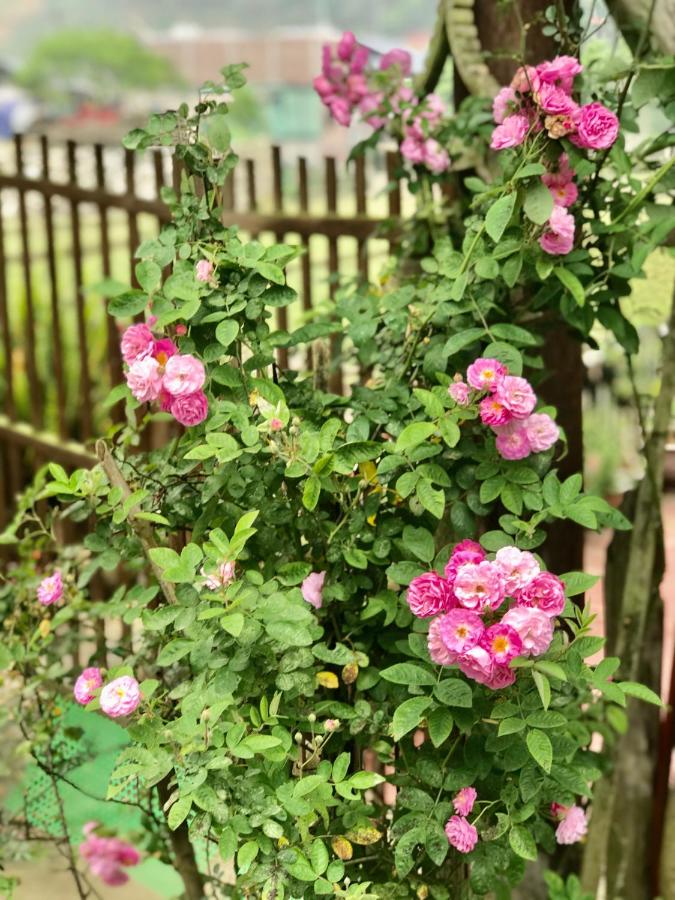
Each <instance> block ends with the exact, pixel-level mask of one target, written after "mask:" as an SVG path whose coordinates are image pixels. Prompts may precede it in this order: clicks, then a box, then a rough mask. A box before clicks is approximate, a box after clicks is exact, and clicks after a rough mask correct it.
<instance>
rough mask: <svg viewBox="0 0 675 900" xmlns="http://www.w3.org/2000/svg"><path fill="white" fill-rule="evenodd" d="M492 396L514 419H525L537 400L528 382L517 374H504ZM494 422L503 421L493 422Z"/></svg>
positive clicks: (499, 423) (496, 423)
mask: <svg viewBox="0 0 675 900" xmlns="http://www.w3.org/2000/svg"><path fill="white" fill-rule="evenodd" d="M494 397H495V400H496V401H497V402H498V403H500V404H501V405H502V406H503V407H504V409H506V410H507V411H508V412H509V413H510V414H511V416H513V418H514V419H526V418H527V417H528V416H529V415H530V413H531V412H532V410H533V409H534V407H535V405H536V402H537V397H536V395H535V393H534V391H533V390H532V385H531V384H530V382H529V381H528V380H527V379H526V378H521V377H520V376H518V375H505V376H504V378H502V380H501V381H500V383H499V384H498V385H497V390H496V391H495V394H494ZM494 424H495V425H501V424H504V423H502V422H495V423H494Z"/></svg>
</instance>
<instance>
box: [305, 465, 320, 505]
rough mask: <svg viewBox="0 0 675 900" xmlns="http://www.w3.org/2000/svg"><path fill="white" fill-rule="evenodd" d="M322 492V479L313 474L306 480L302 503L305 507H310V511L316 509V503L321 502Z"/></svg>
mask: <svg viewBox="0 0 675 900" xmlns="http://www.w3.org/2000/svg"><path fill="white" fill-rule="evenodd" d="M320 494H321V479H320V478H318V476H316V475H314V474H312V475H310V476H309V478H308V479H307V481H306V482H305V486H304V488H303V491H302V505H303V506H304V507H305V509H308V510H309V511H310V512H311V511H312V510H313V509H315V508H316V504H317V503H318V502H319V496H320Z"/></svg>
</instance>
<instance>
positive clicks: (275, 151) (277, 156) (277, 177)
mask: <svg viewBox="0 0 675 900" xmlns="http://www.w3.org/2000/svg"><path fill="white" fill-rule="evenodd" d="M272 198H273V203H274V211H275V212H276V213H281V212H283V209H284V186H283V169H282V165H281V147H277V146H274V147H272ZM285 237H286V235H285V234H284V233H283V232H282V231H276V232H275V233H274V240H275V241H277V243H282V242H283V241H284V238H285ZM277 327H278V328H280V329H281V330H282V331H287V330H288V309H287V307H285V306H280V307H278V308H277ZM277 359H278V360H279V365H280V367H281V368H282V369H287V368H288V350H287V349H286V348H285V347H279V349H278V350H277Z"/></svg>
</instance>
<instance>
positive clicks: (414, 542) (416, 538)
mask: <svg viewBox="0 0 675 900" xmlns="http://www.w3.org/2000/svg"><path fill="white" fill-rule="evenodd" d="M403 543H404V545H405V548H406V550H410V552H411V553H413V554H414V555H415V556H416V557H417V558H418V559H421V560H422V562H431V560H432V559H433V558H434V556H435V555H436V548H435V546H434V536H433V534H432V533H431V532H430V531H427V529H426V528H415V527H414V526H413V525H406V527H405V528H404V529H403Z"/></svg>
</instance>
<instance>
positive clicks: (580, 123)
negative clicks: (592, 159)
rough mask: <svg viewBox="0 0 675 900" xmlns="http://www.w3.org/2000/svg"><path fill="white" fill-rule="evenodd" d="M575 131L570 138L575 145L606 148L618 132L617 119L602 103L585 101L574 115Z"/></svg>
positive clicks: (598, 148)
mask: <svg viewBox="0 0 675 900" xmlns="http://www.w3.org/2000/svg"><path fill="white" fill-rule="evenodd" d="M574 122H575V124H576V126H577V133H576V134H575V135H574V136H573V137H572V138H571V140H572V143H574V144H576V145H577V147H584V148H586V149H589V150H606V149H607V148H608V147H611V146H612V144H613V143H614V141H615V140H616V138H617V135H618V134H619V120H618V119H617V117H616V116H615V115H614V113H613V112H612V111H611V109H607V107H606V106H603V105H602V103H587V104H586V106H582V107H580V109H579V110H578V111H577V113H576V115H575V116H574Z"/></svg>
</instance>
